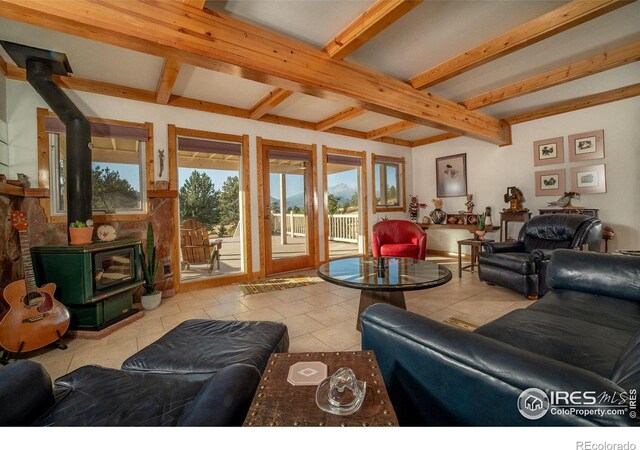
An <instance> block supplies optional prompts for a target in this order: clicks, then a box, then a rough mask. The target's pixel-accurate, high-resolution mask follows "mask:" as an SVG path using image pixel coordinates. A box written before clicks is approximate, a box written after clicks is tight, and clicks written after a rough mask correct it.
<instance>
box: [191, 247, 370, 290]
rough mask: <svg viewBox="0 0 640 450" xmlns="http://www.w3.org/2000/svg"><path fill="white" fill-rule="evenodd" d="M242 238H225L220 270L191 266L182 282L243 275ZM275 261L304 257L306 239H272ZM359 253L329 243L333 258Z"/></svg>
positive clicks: (356, 250) (204, 266)
mask: <svg viewBox="0 0 640 450" xmlns="http://www.w3.org/2000/svg"><path fill="white" fill-rule="evenodd" d="M240 243H241V238H239V237H233V238H223V240H222V250H221V252H220V270H214V271H213V272H212V273H211V275H209V270H208V268H207V266H206V265H204V264H203V265H196V264H191V268H190V269H189V270H182V271H181V272H180V280H181V281H191V280H199V279H203V278H209V277H214V278H215V277H219V276H224V275H230V274H238V273H242V271H243V269H242V266H243V261H242V259H241V252H240ZM271 245H272V247H271V248H272V253H273V259H280V258H290V257H292V256H300V255H304V254H305V251H306V242H305V238H304V237H291V236H289V237H287V243H286V244H285V245H282V244H281V243H280V236H272V237H271ZM357 253H358V245H357V244H351V243H347V242H334V241H329V255H330V256H331V258H342V257H345V256H349V255H355V254H357Z"/></svg>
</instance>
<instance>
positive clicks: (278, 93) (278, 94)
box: [249, 88, 293, 119]
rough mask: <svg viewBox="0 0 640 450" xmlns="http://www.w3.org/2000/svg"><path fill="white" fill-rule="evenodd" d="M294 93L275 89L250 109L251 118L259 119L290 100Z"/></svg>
mask: <svg viewBox="0 0 640 450" xmlns="http://www.w3.org/2000/svg"><path fill="white" fill-rule="evenodd" d="M291 95H293V92H291V91H288V90H286V89H281V88H275V89H273V90H272V91H271V92H269V93H268V94H267V95H265V96H264V97H263V98H262V99H261V100H260V101H259V102H258V103H256V104H255V105H253V106H252V107H251V108H250V109H249V118H251V119H259V118H260V117H262V116H264V115H265V114H266V113H268V112H269V111H271V110H272V109H273V108H275V107H276V106H278V105H279V104H280V103H282V102H283V101H285V100H286V99H288V98H289V97H290V96H291Z"/></svg>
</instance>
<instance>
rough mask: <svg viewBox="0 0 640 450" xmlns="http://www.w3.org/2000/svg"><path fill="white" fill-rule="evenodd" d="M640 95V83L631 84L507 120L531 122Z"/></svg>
mask: <svg viewBox="0 0 640 450" xmlns="http://www.w3.org/2000/svg"><path fill="white" fill-rule="evenodd" d="M639 95H640V83H637V84H632V85H630V86H625V87H622V88H618V89H613V90H610V91H606V92H601V93H598V94H593V95H586V96H584V97H579V98H576V99H572V100H567V101H563V102H558V103H556V104H553V105H551V106H546V107H544V108H540V109H536V110H533V111H529V112H526V113H522V114H516V115H513V116H511V117H507V118H506V119H505V120H506V121H507V122H509V123H510V124H512V125H513V124H518V123H523V122H529V121H531V120H536V119H542V118H543V117H549V116H555V115H557V114H563V113H567V112H571V111H578V110H580V109H584V108H590V107H592V106H598V105H604V104H605V103H611V102H615V101H618V100H624V99H627V98H631V97H637V96H639Z"/></svg>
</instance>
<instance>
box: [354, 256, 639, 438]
mask: <svg viewBox="0 0 640 450" xmlns="http://www.w3.org/2000/svg"><path fill="white" fill-rule="evenodd" d="M547 284H548V285H549V287H550V288H551V291H549V292H548V293H547V295H546V296H545V297H544V298H543V299H541V300H538V301H537V302H536V303H534V304H533V305H531V306H530V307H528V308H526V309H521V310H516V311H513V312H510V313H508V314H507V315H505V316H503V317H501V318H499V319H497V320H495V321H493V322H490V323H488V324H486V325H484V326H481V327H480V328H478V329H476V330H475V331H474V332H468V331H466V330H463V329H459V328H455V327H451V326H448V325H445V324H443V323H440V322H436V321H434V320H430V319H428V318H425V317H423V316H419V315H417V314H413V313H410V312H407V311H404V310H401V309H398V308H394V307H392V306H389V305H383V304H378V305H373V306H371V307H369V308H368V309H367V310H366V311H365V312H364V313H363V314H362V316H361V319H362V346H363V349H366V350H374V351H375V353H376V357H377V359H378V363H379V365H380V369H381V371H382V374H383V377H384V380H385V384H386V386H387V389H388V391H389V395H390V397H391V400H392V402H393V405H394V407H395V409H396V413H397V414H398V418H399V420H400V424H401V425H482V426H497V425H500V426H504V425H514V426H530V425H543V426H544V425H640V422H638V419H633V418H631V417H630V415H629V412H630V411H628V410H627V411H626V412H625V413H624V414H623V415H603V416H597V415H589V416H585V415H580V414H567V415H559V414H552V413H551V412H550V411H548V412H547V413H546V414H545V415H544V416H543V417H541V418H539V419H537V420H530V419H528V418H525V416H524V415H522V414H521V413H520V411H519V409H518V407H517V405H518V403H517V402H518V398H519V396H520V395H521V393H523V391H525V390H527V389H528V388H538V389H540V390H542V391H544V392H546V393H547V394H550V393H551V392H559V391H565V392H578V393H579V394H577V395H578V396H580V395H581V394H580V393H585V392H591V393H596V395H601V394H602V393H605V395H608V396H609V398H610V399H615V400H616V401H620V400H621V399H624V398H625V397H626V396H628V395H629V394H630V393H633V390H636V391H637V390H640V258H637V257H634V256H622V255H611V254H601V253H593V252H579V251H575V250H556V251H554V252H553V254H552V256H551V259H550V261H549V266H548V271H547ZM579 400H580V398H579V397H578V403H580V401H579ZM612 401H613V400H612ZM586 403H588V402H586ZM559 404H561V403H559ZM572 405H573V403H572Z"/></svg>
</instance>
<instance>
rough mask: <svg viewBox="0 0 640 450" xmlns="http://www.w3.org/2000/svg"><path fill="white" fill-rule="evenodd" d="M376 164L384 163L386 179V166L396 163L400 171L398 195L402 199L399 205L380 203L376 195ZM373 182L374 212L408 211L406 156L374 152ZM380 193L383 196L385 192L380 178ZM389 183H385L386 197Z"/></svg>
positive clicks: (372, 160) (372, 156) (372, 162)
mask: <svg viewBox="0 0 640 450" xmlns="http://www.w3.org/2000/svg"><path fill="white" fill-rule="evenodd" d="M376 164H382V165H383V167H384V168H385V171H384V174H385V176H384V180H385V181H386V167H387V166H390V165H394V166H396V167H397V171H398V188H399V190H400V191H399V192H398V197H399V200H400V202H399V203H400V204H399V205H397V206H395V205H394V206H387V205H379V204H378V200H377V197H376V176H377V175H378V174H377V171H376ZM371 172H372V174H371V184H372V194H373V195H372V196H371V202H372V203H373V213H374V214H375V213H381V212H406V200H405V197H406V195H405V186H406V182H405V160H404V157H400V158H398V157H394V156H384V155H376V154H375V153H373V154H372V155H371ZM380 181H381V183H380V193H381V196H382V193H383V186H382V181H383V180H380ZM387 189H388V187H387V184H386V183H385V186H384V196H385V197H386V192H387Z"/></svg>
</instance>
